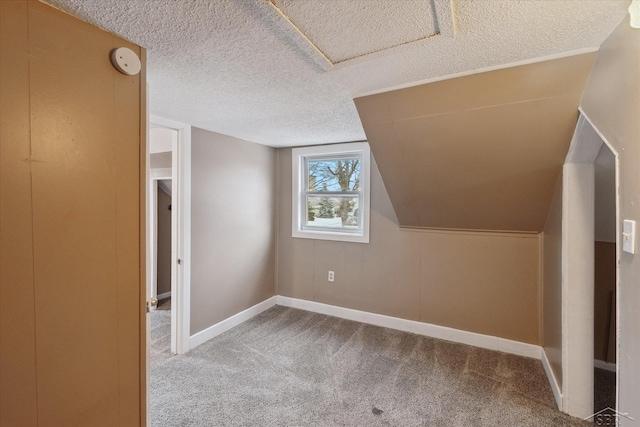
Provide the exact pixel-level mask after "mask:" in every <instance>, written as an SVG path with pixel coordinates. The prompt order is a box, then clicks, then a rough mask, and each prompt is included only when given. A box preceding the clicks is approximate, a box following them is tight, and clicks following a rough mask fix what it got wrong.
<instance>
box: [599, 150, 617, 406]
mask: <svg viewBox="0 0 640 427" xmlns="http://www.w3.org/2000/svg"><path fill="white" fill-rule="evenodd" d="M593 164H594V175H595V182H594V189H595V199H594V202H595V212H594V213H595V217H594V219H595V228H594V233H595V239H594V299H593V302H594V307H593V311H594V322H593V344H594V347H593V357H594V361H593V362H594V378H593V391H594V395H593V411H594V413H597V412H600V411H603V410H606V409H607V408H611V409H615V408H616V388H617V387H616V348H617V342H616V171H615V156H614V154H613V152H612V151H611V150H610V149H609V147H607V145H606V144H604V143H603V144H602V147H601V148H600V152H599V153H598V156H597V157H596V159H595V161H594V163H593Z"/></svg>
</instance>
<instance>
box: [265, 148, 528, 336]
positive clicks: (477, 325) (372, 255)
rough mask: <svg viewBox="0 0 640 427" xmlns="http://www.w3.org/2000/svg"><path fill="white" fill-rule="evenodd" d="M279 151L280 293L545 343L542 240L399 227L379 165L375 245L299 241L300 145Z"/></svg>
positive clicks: (373, 225)
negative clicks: (294, 156)
mask: <svg viewBox="0 0 640 427" xmlns="http://www.w3.org/2000/svg"><path fill="white" fill-rule="evenodd" d="M277 151H278V170H279V173H278V179H279V181H278V188H279V198H280V201H279V203H280V208H279V234H278V294H279V295H284V296H289V297H294V298H301V299H306V300H311V301H317V302H322V303H326V304H333V305H337V306H341V307H348V308H354V309H357V310H363V311H369V312H373V313H379V314H385V315H389V316H396V317H400V318H405V319H411V320H419V321H423V322H428V323H434V324H438V325H443V326H449V327H453V328H458V329H462V330H467V331H472V332H477V333H482V334H488V335H495V336H499V337H503V338H508V339H512V340H517V341H522V342H528V343H533V344H539V329H538V324H539V312H538V309H539V287H538V275H539V266H538V258H539V246H538V244H539V240H538V236H537V235H534V234H502V235H500V234H490V233H472V232H443V231H421V230H407V229H400V228H399V226H398V223H397V219H396V217H395V213H394V210H393V207H392V205H391V202H390V200H389V196H388V195H387V192H386V189H385V187H384V184H383V182H382V179H381V177H380V173H379V171H378V169H377V166H376V164H375V162H372V165H373V166H372V171H371V172H372V173H371V179H372V182H371V240H370V243H369V244H360V243H344V242H332V241H320V240H311V239H299V238H292V237H291V149H288V148H287V149H278V150H277ZM328 270H333V271H335V282H333V283H330V282H328V281H327V271H328Z"/></svg>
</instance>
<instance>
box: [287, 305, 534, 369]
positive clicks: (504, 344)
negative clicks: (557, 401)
mask: <svg viewBox="0 0 640 427" xmlns="http://www.w3.org/2000/svg"><path fill="white" fill-rule="evenodd" d="M276 304H278V305H282V306H285V307H292V308H299V309H301V310H307V311H313V312H315V313H321V314H326V315H329V316H335V317H340V318H343V319H347V320H355V321H357V322H362V323H368V324H370V325H375V326H382V327H385V328H390V329H396V330H399V331H404V332H411V333H414V334H419V335H424V336H428V337H432V338H439V339H443V340H447V341H453V342H458V343H461V344H467V345H472V346H475V347H481V348H486V349H489V350H497V351H502V352H504V353H510V354H517V355H518V356H526V357H532V358H534V359H538V360H540V357H541V356H540V352H541V347H540V346H538V345H534V344H527V343H523V342H519V341H512V340H508V339H505V338H499V337H494V336H491V335H483V334H477V333H475V332H468V331H462V330H460V329H453V328H447V327H446V326H439V325H433V324H430V323H424V322H418V321H415V320H407V319H400V318H397V317H391V316H385V315H383V314H375V313H369V312H366V311H359V310H353V309H351V308H343V307H336V306H333V305H328V304H322V303H319V302H314V301H307V300H301V299H297V298H290V297H285V296H282V295H278V296H276Z"/></svg>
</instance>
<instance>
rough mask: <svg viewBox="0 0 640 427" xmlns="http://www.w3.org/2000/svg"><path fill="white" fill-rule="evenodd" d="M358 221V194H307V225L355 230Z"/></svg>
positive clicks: (357, 226)
mask: <svg viewBox="0 0 640 427" xmlns="http://www.w3.org/2000/svg"><path fill="white" fill-rule="evenodd" d="M359 221H360V219H359V215H358V196H345V197H320V196H307V220H306V225H307V226H308V227H322V228H341V229H345V230H348V229H354V230H357V229H358V228H359V226H360V224H359Z"/></svg>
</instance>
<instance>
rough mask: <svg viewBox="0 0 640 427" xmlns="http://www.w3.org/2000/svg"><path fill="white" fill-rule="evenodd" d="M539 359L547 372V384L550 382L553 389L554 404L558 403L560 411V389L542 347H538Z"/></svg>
mask: <svg viewBox="0 0 640 427" xmlns="http://www.w3.org/2000/svg"><path fill="white" fill-rule="evenodd" d="M540 359H541V360H542V366H543V367H544V371H545V372H546V374H547V379H548V380H549V384H551V390H552V391H553V397H555V398H556V405H558V409H559V410H560V411H562V391H561V390H560V386H559V385H558V381H557V380H556V376H555V375H554V373H553V370H552V369H551V365H550V364H549V359H547V353H546V352H545V351H544V348H542V347H541V348H540Z"/></svg>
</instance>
